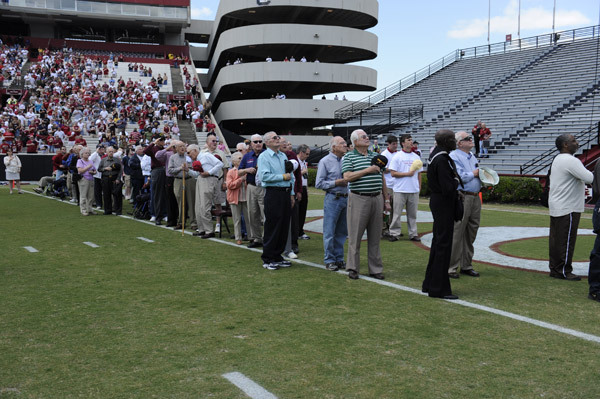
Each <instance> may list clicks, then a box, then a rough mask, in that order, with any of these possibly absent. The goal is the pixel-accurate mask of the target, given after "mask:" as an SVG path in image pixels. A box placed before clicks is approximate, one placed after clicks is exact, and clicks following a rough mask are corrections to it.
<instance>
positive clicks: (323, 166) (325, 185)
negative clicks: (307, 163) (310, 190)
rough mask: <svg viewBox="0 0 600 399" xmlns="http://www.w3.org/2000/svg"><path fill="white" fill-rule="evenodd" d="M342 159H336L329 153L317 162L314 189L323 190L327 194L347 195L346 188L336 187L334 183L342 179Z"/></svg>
mask: <svg viewBox="0 0 600 399" xmlns="http://www.w3.org/2000/svg"><path fill="white" fill-rule="evenodd" d="M342 158H343V157H341V158H338V157H337V156H336V155H335V154H334V153H333V152H330V153H329V154H327V155H326V156H324V157H323V158H322V159H321V160H320V161H319V167H318V169H317V180H316V182H315V187H316V188H320V189H321V190H325V191H327V192H328V193H332V194H335V193H340V194H347V193H348V186H347V185H345V186H336V185H335V181H336V180H338V179H342V178H343V177H342Z"/></svg>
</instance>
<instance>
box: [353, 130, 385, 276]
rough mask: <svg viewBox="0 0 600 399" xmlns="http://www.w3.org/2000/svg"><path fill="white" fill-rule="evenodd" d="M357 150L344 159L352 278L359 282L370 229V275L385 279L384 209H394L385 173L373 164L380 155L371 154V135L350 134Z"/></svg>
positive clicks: (359, 131)
mask: <svg viewBox="0 0 600 399" xmlns="http://www.w3.org/2000/svg"><path fill="white" fill-rule="evenodd" d="M350 141H351V142H352V145H353V146H354V150H353V151H350V152H348V153H346V155H345V156H344V159H343V160H342V175H343V177H344V179H346V180H347V181H349V183H348V188H349V190H350V194H349V195H348V210H347V220H348V263H347V265H346V270H348V277H350V278H351V279H352V280H356V279H358V272H359V268H360V241H361V239H362V235H363V233H364V232H365V229H366V230H367V242H368V259H369V260H368V263H369V276H371V277H374V278H377V279H380V280H383V279H384V278H385V277H384V275H383V261H382V260H381V252H380V251H379V241H380V239H381V229H382V227H383V210H384V208H385V210H387V211H389V210H390V199H389V195H388V192H387V190H386V189H385V180H384V179H383V170H382V169H381V168H380V167H379V166H377V165H371V160H372V159H373V157H375V156H376V155H377V153H375V152H371V151H369V144H370V141H369V136H368V135H367V134H366V133H365V132H364V131H363V130H360V129H359V130H355V131H353V132H352V134H351V135H350Z"/></svg>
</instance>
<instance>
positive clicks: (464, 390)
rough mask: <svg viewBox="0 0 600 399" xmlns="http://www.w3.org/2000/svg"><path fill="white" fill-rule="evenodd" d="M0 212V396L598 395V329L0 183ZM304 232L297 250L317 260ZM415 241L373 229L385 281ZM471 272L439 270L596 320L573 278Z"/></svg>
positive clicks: (414, 249) (483, 290)
mask: <svg viewBox="0 0 600 399" xmlns="http://www.w3.org/2000/svg"><path fill="white" fill-rule="evenodd" d="M26 190H30V188H26ZM322 198H323V197H322V196H321V195H319V193H318V192H317V191H311V196H310V209H319V208H321V207H322ZM420 208H421V209H422V210H428V207H427V205H426V203H425V202H423V203H422V204H421V205H420ZM493 209H494V210H490V209H484V211H483V213H482V225H485V226H523V225H525V226H546V227H547V226H548V216H547V215H544V210H543V209H542V208H533V209H530V208H521V207H501V206H498V205H495V206H493ZM525 212H527V213H525ZM0 215H1V217H0V226H1V229H0V240H1V242H2V248H3V257H2V259H1V260H0V354H1V356H0V398H81V397H85V398H244V397H246V396H245V395H244V394H243V393H242V392H241V391H240V390H239V389H238V388H236V387H235V386H234V385H232V384H231V383H229V382H228V381H227V380H226V379H224V378H223V377H222V375H223V374H224V373H228V372H233V371H238V372H241V373H243V374H244V375H246V376H247V377H248V378H251V379H252V380H254V381H255V382H256V383H258V384H260V385H261V386H263V387H264V388H265V389H267V390H268V391H270V392H272V393H273V394H274V395H276V396H277V397H279V398H281V399H283V398H310V399H312V398H328V399H329V398H433V397H440V398H474V399H475V398H534V397H543V398H595V397H598V393H597V391H598V390H597V387H596V383H597V381H599V379H600V368H599V367H598V365H599V360H598V359H599V355H600V343H594V342H589V341H586V340H583V339H581V338H577V337H574V336H572V335H567V334H563V333H559V332H556V331H552V330H549V329H547V328H542V327H537V326H534V325H531V324H528V323H524V322H520V321H516V320H513V319H510V318H506V317H503V316H500V315H496V314H491V313H487V312H483V311H481V310H477V309H472V308H468V307H463V306H460V305H457V304H454V303H449V302H446V301H443V300H438V299H431V298H428V297H425V296H421V295H417V294H414V293H411V292H404V291H400V290H397V289H394V288H392V287H386V286H381V285H378V284H374V283H372V282H369V281H366V280H358V281H351V280H349V279H348V278H347V277H346V276H345V275H343V274H340V273H331V272H328V271H325V270H322V269H318V268H314V267H310V266H305V265H300V264H294V266H293V267H291V268H289V269H285V270H278V271H275V272H269V271H266V270H264V269H263V268H262V267H261V261H260V256H259V255H260V254H259V252H256V251H250V250H248V249H246V248H245V247H237V246H235V245H227V244H225V243H223V242H227V243H229V244H232V240H229V239H223V240H222V241H223V242H218V241H216V240H215V241H211V240H201V239H199V238H196V237H192V236H189V235H185V236H182V235H181V233H180V232H174V231H173V230H170V229H166V228H157V227H156V226H154V225H152V224H147V223H141V222H139V221H134V220H129V219H126V218H118V217H114V216H111V217H105V216H90V217H83V216H80V214H79V209H78V208H77V207H75V206H71V205H68V204H66V203H61V202H58V201H53V200H49V199H46V198H42V197H39V196H34V195H31V194H25V195H12V196H9V195H8V190H7V189H6V188H0ZM584 216H587V215H584ZM581 227H582V228H590V227H591V221H590V220H589V217H583V218H582V221H581ZM428 231H431V224H427V223H424V224H419V232H420V233H425V232H428ZM309 235H310V236H311V237H312V239H311V240H308V241H301V242H300V255H299V256H300V259H302V260H306V261H310V262H315V263H320V262H321V261H322V240H321V236H320V235H318V234H309ZM224 236H225V235H224ZM137 237H145V238H148V239H151V240H153V241H154V242H153V243H148V242H144V241H141V240H139V239H138V238H137ZM404 238H406V237H404ZM84 241H91V242H93V243H95V244H97V245H99V248H91V247H89V246H86V245H84V244H82V242H84ZM528 245H529V246H531V247H535V251H537V252H536V253H539V254H544V253H545V252H544V251H546V252H547V247H546V248H545V249H544V245H546V246H547V241H544V240H528ZM578 245H579V246H580V247H581V248H579V249H578V250H579V251H581V252H580V253H581V254H584V255H582V257H583V258H585V253H586V252H587V253H589V250H590V249H591V248H586V246H589V245H590V241H587V240H580V241H579V243H578ZM25 246H32V247H35V248H36V249H37V250H39V252H38V253H29V252H27V251H26V250H25V249H24V248H23V247H25ZM502 249H503V250H504V251H507V252H508V251H509V250H511V249H510V248H508V246H503V248H502ZM519 251H521V250H520V249H515V252H519ZM525 252H527V251H526V249H525ZM363 253H364V255H365V256H364V257H363V262H364V263H363V266H362V270H363V272H366V270H367V268H366V247H365V248H364V250H363ZM428 255H429V252H428V251H427V250H426V249H423V248H422V247H420V246H417V245H414V244H413V243H412V242H409V241H408V240H401V241H399V242H395V243H389V242H387V241H383V242H382V256H383V259H384V265H385V270H384V272H385V274H386V281H390V282H393V283H397V284H400V285H403V286H408V287H412V288H417V289H418V288H420V284H421V281H422V279H423V276H424V272H425V266H426V264H427V258H428ZM536 256H537V255H536ZM540 256H542V255H540ZM546 257H547V256H546ZM515 266H517V267H518V265H515ZM476 269H477V270H478V271H480V272H481V274H482V276H481V277H480V278H478V279H473V278H467V277H464V278H461V279H459V280H453V281H452V285H453V291H454V292H455V293H457V294H458V295H459V296H460V298H461V299H463V300H465V301H468V302H471V303H475V304H480V305H485V306H489V307H492V308H496V309H500V310H503V311H507V312H513V313H516V314H519V315H523V316H526V317H530V318H533V319H537V320H540V321H544V322H548V323H554V324H557V325H560V326H563V327H566V328H570V329H574V330H578V331H581V332H584V333H588V334H594V335H599V332H598V326H599V325H600V305H599V304H597V303H595V302H592V301H590V300H589V299H587V282H586V281H585V280H584V281H581V282H566V281H558V280H554V279H550V278H549V277H548V276H547V275H546V274H542V273H533V272H526V271H520V270H514V269H508V268H500V267H495V266H491V265H487V264H477V265H476Z"/></svg>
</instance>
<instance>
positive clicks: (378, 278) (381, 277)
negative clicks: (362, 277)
mask: <svg viewBox="0 0 600 399" xmlns="http://www.w3.org/2000/svg"><path fill="white" fill-rule="evenodd" d="M369 276H371V277H373V278H376V279H377V280H385V276H384V275H383V273H374V274H369Z"/></svg>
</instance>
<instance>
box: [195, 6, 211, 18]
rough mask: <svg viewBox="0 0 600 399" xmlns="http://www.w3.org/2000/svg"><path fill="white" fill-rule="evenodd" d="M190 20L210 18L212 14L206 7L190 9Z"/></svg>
mask: <svg viewBox="0 0 600 399" xmlns="http://www.w3.org/2000/svg"><path fill="white" fill-rule="evenodd" d="M191 14H192V18H202V17H210V16H211V15H212V14H213V12H212V10H211V9H210V8H208V7H202V8H195V7H192V10H191Z"/></svg>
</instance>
